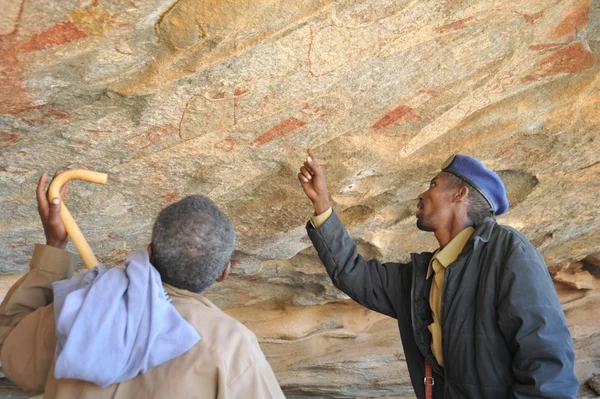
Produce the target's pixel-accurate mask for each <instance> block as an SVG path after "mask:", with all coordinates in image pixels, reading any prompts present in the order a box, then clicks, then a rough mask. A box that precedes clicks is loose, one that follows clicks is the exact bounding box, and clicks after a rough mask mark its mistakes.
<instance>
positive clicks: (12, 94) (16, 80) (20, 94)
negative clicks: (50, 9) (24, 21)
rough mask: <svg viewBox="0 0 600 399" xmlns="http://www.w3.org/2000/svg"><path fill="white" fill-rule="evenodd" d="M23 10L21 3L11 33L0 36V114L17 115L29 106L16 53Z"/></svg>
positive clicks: (22, 2)
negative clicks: (0, 86) (0, 85)
mask: <svg viewBox="0 0 600 399" xmlns="http://www.w3.org/2000/svg"><path fill="white" fill-rule="evenodd" d="M23 8H24V1H21V6H20V8H19V13H18V14H17V18H16V20H15V24H14V27H13V31H12V32H10V33H8V34H6V35H0V54H2V56H0V81H1V82H2V90H0V114H18V113H20V112H22V110H23V109H26V108H27V107H29V106H31V101H30V99H29V95H28V93H27V90H25V88H24V87H23V67H22V66H21V64H20V63H19V60H18V58H17V51H16V47H17V40H18V38H17V36H18V33H19V24H20V23H21V18H22V16H23Z"/></svg>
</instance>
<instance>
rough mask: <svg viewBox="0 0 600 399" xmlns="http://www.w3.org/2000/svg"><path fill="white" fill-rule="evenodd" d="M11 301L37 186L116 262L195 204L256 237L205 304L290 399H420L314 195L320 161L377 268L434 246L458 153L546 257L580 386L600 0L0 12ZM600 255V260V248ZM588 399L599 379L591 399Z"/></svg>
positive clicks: (18, 5)
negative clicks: (325, 252) (317, 234)
mask: <svg viewBox="0 0 600 399" xmlns="http://www.w3.org/2000/svg"><path fill="white" fill-rule="evenodd" d="M0 4H1V6H2V10H3V12H2V14H1V15H0V51H1V53H2V55H1V56H0V76H1V80H0V81H1V82H2V86H3V87H2V90H0V148H1V157H0V184H1V185H2V190H1V192H0V203H1V204H2V207H1V210H0V256H1V257H2V259H3V262H2V263H1V264H0V272H1V273H3V277H2V278H1V280H0V291H1V292H2V293H4V292H6V290H7V289H8V287H9V286H10V283H11V282H12V281H14V280H15V279H16V277H17V276H18V275H20V274H22V273H23V272H24V271H25V270H26V265H27V260H28V258H29V256H30V253H31V249H32V245H33V243H35V242H40V241H41V240H42V233H41V226H40V224H39V222H38V220H37V219H38V218H37V214H36V210H35V202H34V188H35V184H36V181H37V178H38V176H39V174H40V172H41V171H53V170H56V169H67V168H86V169H92V170H97V171H102V172H106V173H108V174H109V184H108V185H107V186H94V185H90V184H86V183H77V182H76V183H74V184H72V187H71V195H70V199H69V200H68V203H69V207H70V209H71V212H72V213H73V214H74V215H75V218H76V220H78V222H79V224H80V226H81V227H82V230H83V231H84V234H85V235H86V237H87V238H88V240H89V241H90V244H91V246H92V247H93V248H94V250H95V251H96V254H97V255H98V257H99V258H100V259H101V260H102V261H103V262H104V263H106V264H121V263H122V262H123V260H124V259H125V257H126V256H127V254H128V253H129V252H131V251H132V250H134V249H137V248H139V247H140V246H142V245H144V244H145V243H146V242H147V241H148V238H149V232H150V227H151V224H152V221H153V218H154V217H155V215H156V214H157V212H158V211H159V210H160V209H161V208H162V207H163V206H164V205H166V204H168V203H170V202H172V201H175V200H177V199H179V198H182V197H183V196H185V195H188V194H193V193H202V194H205V195H207V196H208V197H210V198H211V199H213V200H214V201H215V202H216V203H217V204H218V205H219V206H220V207H222V208H223V209H224V210H226V211H227V213H228V214H229V215H230V216H231V218H232V219H233V221H234V224H235V226H236V230H237V232H238V241H239V245H238V249H237V251H236V253H235V267H234V275H233V276H232V278H231V279H230V280H228V281H227V282H225V283H222V284H218V285H215V286H214V287H213V288H212V289H211V290H210V292H209V297H211V298H212V299H213V300H214V301H215V302H216V303H217V304H218V305H220V306H221V307H223V308H225V309H227V311H228V312H229V313H231V314H232V315H233V316H235V317H236V318H238V319H240V320H242V321H243V322H244V323H246V324H247V325H248V326H249V327H250V328H251V329H253V330H254V331H255V332H256V334H257V335H258V337H259V338H260V340H261V344H262V346H263V348H264V350H265V352H266V353H267V355H268V357H269V360H270V361H271V363H272V365H273V367H274V369H275V370H276V373H277V376H278V378H279V381H280V382H281V384H282V386H283V388H284V390H285V392H286V394H287V395H288V396H289V397H290V398H303V397H331V398H333V397H337V398H349V397H388V398H404V397H406V398H409V397H412V395H411V388H410V382H409V379H408V374H407V370H406V365H405V362H404V360H403V351H402V347H401V345H400V340H399V337H398V332H397V328H396V325H395V322H394V320H391V319H389V318H387V317H384V316H381V315H378V314H374V313H371V312H368V311H366V310H365V309H363V308H361V307H360V306H357V305H356V304H354V303H353V302H351V301H349V300H348V298H347V297H345V296H344V295H343V294H341V293H340V292H339V291H338V290H336V289H335V288H334V287H333V286H332V285H331V283H330V282H329V280H328V278H327V276H326V274H325V273H324V271H323V268H322V267H321V266H320V264H319V261H318V259H317V258H316V256H315V254H314V251H313V250H312V248H311V246H310V243H309V241H308V240H307V238H306V236H305V233H304V224H305V222H306V219H307V216H308V215H309V214H310V212H311V208H310V206H309V203H308V201H307V200H306V199H305V198H304V197H303V195H302V192H301V190H300V187H299V184H298V182H297V180H296V172H297V168H298V167H299V165H300V164H301V162H302V161H303V159H304V157H305V152H304V151H305V148H306V147H308V146H310V147H312V148H314V149H315V152H316V154H317V155H318V156H319V157H320V158H321V159H322V160H324V161H325V162H326V171H327V175H328V181H329V185H330V192H331V194H332V199H333V203H334V208H335V209H336V210H337V211H338V213H339V214H340V215H341V217H342V219H343V220H344V222H345V223H346V225H347V226H348V227H349V229H350V231H351V234H352V235H353V237H354V238H355V239H356V240H357V243H358V244H359V245H360V247H361V249H362V251H363V253H365V254H366V255H368V256H373V257H378V258H380V259H383V260H406V259H407V257H408V253H409V252H416V251H422V250H431V249H434V248H435V245H436V243H435V240H434V239H433V236H431V235H428V234H426V233H422V232H419V231H418V230H417V229H416V227H415V226H414V218H413V213H414V207H415V203H416V202H415V198H416V196H417V195H418V193H419V192H421V191H422V190H423V189H424V188H425V187H426V184H427V182H428V181H429V179H430V178H431V177H432V176H433V175H434V174H435V173H436V172H437V171H438V170H439V167H440V165H441V164H442V162H443V161H444V160H445V159H446V158H447V157H448V156H449V155H450V154H452V153H457V152H461V153H467V154H471V155H473V156H476V157H478V158H479V159H481V160H483V161H484V162H485V163H486V164H487V165H488V166H489V167H491V168H493V169H494V170H496V171H498V172H499V173H500V175H501V176H502V178H503V179H504V181H505V183H506V185H507V187H508V191H509V198H510V201H511V209H510V211H509V212H508V213H507V214H506V215H503V216H502V217H500V219H499V221H500V222H501V223H504V224H508V225H510V226H513V227H515V228H517V229H519V230H520V231H522V232H523V233H524V234H525V235H526V236H527V237H528V238H529V239H530V240H531V241H532V242H533V243H534V245H535V246H536V247H537V248H538V249H539V251H540V252H541V253H542V255H543V256H544V257H545V259H546V261H547V263H548V266H549V268H550V271H551V272H552V274H553V276H554V278H555V281H556V284H557V290H558V292H559V294H560V296H561V300H562V301H563V304H564V307H565V311H566V314H567V318H568V322H569V326H570V329H571V331H572V333H573V336H574V339H575V344H576V346H577V374H578V377H579V378H580V380H581V382H582V383H583V382H584V381H585V380H587V379H588V378H589V377H590V376H591V375H592V373H593V372H599V371H600V335H599V334H598V332H597V331H599V330H600V328H599V327H600V322H599V321H598V319H597V318H596V317H593V316H592V315H593V314H595V313H597V311H598V309H599V305H600V294H599V293H600V291H599V286H598V279H599V277H600V274H599V273H600V272H599V270H600V265H599V263H598V254H599V253H600V242H599V241H598V227H599V223H600V217H599V216H600V211H599V210H598V206H597V204H598V200H599V199H600V162H599V160H600V157H599V155H598V154H599V150H600V136H599V134H598V128H599V124H600V118H599V116H600V73H599V71H600V69H599V64H598V56H599V55H600V6H599V4H598V3H597V2H594V3H592V2H591V1H590V0H558V1H557V0H536V1H533V2H523V1H511V0H508V1H507V0H502V1H499V0H498V1H493V0H483V1H475V0H445V1H439V0H422V1H413V0H370V1H366V0H307V1H302V2H296V1H291V0H254V1H251V0H238V1H231V0H177V1H174V0H168V1H166V0H149V1H144V2H142V1H139V0H65V1H61V2H44V1H39V0H15V1H9V0H0ZM594 254H596V255H594ZM587 394H590V395H591V393H590V391H588V390H587V389H586V388H582V395H584V396H585V395H587Z"/></svg>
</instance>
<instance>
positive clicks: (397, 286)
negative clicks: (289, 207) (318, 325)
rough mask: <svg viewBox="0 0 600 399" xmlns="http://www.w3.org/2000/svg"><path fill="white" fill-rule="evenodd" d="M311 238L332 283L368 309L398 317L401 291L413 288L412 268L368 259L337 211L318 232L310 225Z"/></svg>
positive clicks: (308, 229)
mask: <svg viewBox="0 0 600 399" xmlns="http://www.w3.org/2000/svg"><path fill="white" fill-rule="evenodd" d="M306 229H307V231H308V236H309V238H310V240H311V241H312V243H313V245H314V247H315V249H316V250H317V253H318V254H319V258H320V259H321V262H323V265H324V266H325V268H326V269H327V273H328V274H329V277H331V280H332V281H333V284H334V285H335V286H336V287H337V288H339V289H340V290H342V291H343V292H344V293H346V294H347V295H348V296H350V298H352V299H354V300H355V301H356V302H358V303H360V304H361V305H363V306H366V307H367V308H369V309H371V310H374V311H376V312H379V313H383V314H385V315H387V316H390V317H394V318H397V314H396V310H395V307H394V304H395V303H396V299H395V298H396V297H397V296H398V294H397V293H398V292H399V290H403V289H404V290H409V289H410V277H411V274H410V265H408V264H406V265H403V264H398V263H383V264H382V263H381V262H379V261H378V260H369V261H367V260H365V259H364V258H363V257H362V256H361V255H360V254H359V253H358V250H357V248H356V244H355V243H354V241H353V240H352V239H351V238H350V236H349V235H348V232H347V231H346V228H345V227H344V225H343V224H342V222H341V221H340V219H339V217H338V216H337V215H336V213H335V212H333V213H332V215H331V216H330V217H329V219H327V221H326V222H325V223H323V224H322V225H321V226H320V227H319V228H318V229H315V228H313V227H312V225H311V224H310V223H308V224H307V226H306Z"/></svg>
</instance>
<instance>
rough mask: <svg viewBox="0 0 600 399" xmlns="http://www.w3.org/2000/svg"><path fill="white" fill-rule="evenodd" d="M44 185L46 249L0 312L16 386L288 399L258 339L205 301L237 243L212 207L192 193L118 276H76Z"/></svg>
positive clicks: (163, 218)
mask: <svg viewBox="0 0 600 399" xmlns="http://www.w3.org/2000/svg"><path fill="white" fill-rule="evenodd" d="M46 182H47V175H46V174H43V175H42V177H41V178H40V181H39V183H38V188H37V201H38V210H39V213H40V217H41V220H42V224H43V227H44V232H45V235H46V245H39V244H38V245H36V246H35V249H34V254H33V258H32V260H31V263H30V271H29V272H28V273H27V274H26V275H25V276H23V277H22V278H21V279H20V280H19V281H18V282H17V283H15V285H14V286H13V287H12V288H11V289H10V291H9V292H8V294H7V295H6V297H5V298H4V301H3V302H2V305H0V350H1V351H0V359H1V361H2V366H3V369H4V371H5V373H6V375H7V376H8V377H9V378H10V379H11V380H13V381H14V382H15V383H17V384H18V385H19V386H20V387H22V388H24V389H26V390H29V391H32V392H35V393H42V392H43V393H44V398H45V399H54V398H61V399H70V398H93V399H103V398H113V399H125V398H168V397H172V398H192V397H193V398H211V399H216V398H218V399H225V398H248V399H265V398H267V399H268V398H277V399H279V398H284V395H283V393H282V391H281V388H280V387H279V384H278V383H277V380H276V378H275V375H274V374H273V371H272V369H271V367H270V366H269V364H268V362H267V360H266V358H265V356H264V355H263V353H262V351H261V349H260V346H259V344H258V341H257V339H256V337H255V335H254V334H253V333H252V332H251V331H250V330H248V329H247V328H246V327H245V326H244V325H242V324H241V323H240V322H238V321H236V320H235V319H233V318H231V317H230V316H228V315H227V314H225V313H224V312H223V311H221V310H220V309H218V308H217V307H216V306H215V305H213V304H212V303H211V302H210V301H209V300H208V299H206V298H205V297H204V296H202V295H201V294H202V293H203V292H204V291H205V290H206V289H207V288H208V287H210V286H211V285H212V284H213V283H214V282H215V281H223V280H225V279H226V278H227V276H228V275H229V271H230V268H231V262H230V257H231V255H232V253H233V250H234V246H235V232H234V229H233V225H232V223H231V221H230V220H229V218H228V217H227V216H226V215H225V214H224V213H223V212H221V211H220V210H219V209H218V208H217V206H216V205H215V204H214V203H213V202H212V201H210V200H209V199H208V198H206V197H204V196H201V195H193V196H189V197H186V198H184V199H182V200H180V201H178V202H175V203H173V204H171V205H169V206H167V207H166V208H164V209H163V210H162V211H161V212H160V214H159V215H158V217H157V219H156V222H155V223H154V228H153V230H152V242H151V244H150V245H149V246H148V249H147V250H146V249H144V250H141V251H137V252H134V253H133V254H132V255H131V256H130V257H129V258H128V260H127V262H126V268H125V269H122V268H111V269H106V268H103V267H102V266H98V267H97V268H95V269H94V270H91V271H89V272H87V273H83V274H80V275H78V276H75V277H73V278H71V276H72V275H73V272H74V271H75V268H76V266H77V259H76V257H75V256H74V255H73V254H71V253H69V252H67V251H65V250H64V248H65V247H66V245H67V241H68V236H67V233H66V231H65V228H64V225H63V223H62V221H61V220H60V218H59V212H60V199H59V198H54V199H53V200H52V202H50V203H49V202H48V199H47V196H46V192H45V186H46ZM65 187H66V186H65ZM63 195H64V193H63V192H61V197H62V196H63ZM157 287H158V288H157ZM132 332H133V333H132Z"/></svg>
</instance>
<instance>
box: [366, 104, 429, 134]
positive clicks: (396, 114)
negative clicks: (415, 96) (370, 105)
mask: <svg viewBox="0 0 600 399" xmlns="http://www.w3.org/2000/svg"><path fill="white" fill-rule="evenodd" d="M420 120H421V116H420V115H419V114H418V113H417V111H415V110H414V109H412V108H411V107H408V106H406V105H404V104H401V105H399V106H397V107H396V108H394V109H393V110H391V111H390V112H388V113H387V114H385V115H384V116H383V118H381V119H379V120H378V121H377V122H375V124H374V125H373V126H372V128H373V129H375V130H379V129H383V128H385V127H388V126H392V125H394V124H396V123H399V122H418V121H420Z"/></svg>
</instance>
